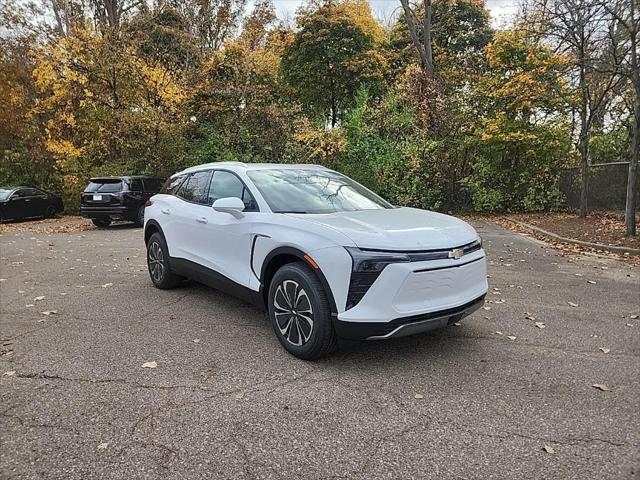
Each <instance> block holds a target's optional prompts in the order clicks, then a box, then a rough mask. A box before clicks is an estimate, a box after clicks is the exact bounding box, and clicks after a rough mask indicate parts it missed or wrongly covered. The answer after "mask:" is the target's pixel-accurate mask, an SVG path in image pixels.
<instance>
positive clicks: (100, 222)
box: [91, 218, 111, 228]
mask: <svg viewBox="0 0 640 480" xmlns="http://www.w3.org/2000/svg"><path fill="white" fill-rule="evenodd" d="M91 221H92V222H93V224H94V225H95V226H96V227H98V228H106V227H108V226H109V225H111V220H109V219H108V218H92V219H91Z"/></svg>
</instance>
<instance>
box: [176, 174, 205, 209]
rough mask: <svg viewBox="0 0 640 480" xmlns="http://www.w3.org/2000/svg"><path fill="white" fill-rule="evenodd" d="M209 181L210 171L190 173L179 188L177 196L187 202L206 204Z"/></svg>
mask: <svg viewBox="0 0 640 480" xmlns="http://www.w3.org/2000/svg"><path fill="white" fill-rule="evenodd" d="M210 181H211V171H206V172H195V173H192V174H191V175H190V176H189V178H188V179H187V180H186V182H184V184H183V185H182V187H180V190H179V191H178V196H179V197H180V198H183V199H184V200H187V201H188V202H195V203H207V192H208V191H209V182H210Z"/></svg>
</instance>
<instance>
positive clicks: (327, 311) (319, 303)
mask: <svg viewBox="0 0 640 480" xmlns="http://www.w3.org/2000/svg"><path fill="white" fill-rule="evenodd" d="M269 317H270V319H271V323H272V325H273V330H274V331H275V333H276V336H277V337H278V340H279V341H280V343H281V344H282V346H283V347H284V348H285V349H286V350H287V351H288V352H289V353H290V354H292V355H294V356H296V357H298V358H301V359H303V360H316V359H318V358H321V357H324V356H326V355H328V354H330V353H331V352H333V351H334V350H335V349H336V347H337V338H336V334H335V331H334V330H333V325H332V323H331V308H330V306H329V301H328V299H327V294H326V292H325V291H324V288H323V287H322V284H321V283H320V281H319V280H318V277H317V276H316V274H315V273H314V272H313V271H312V270H311V269H310V268H309V267H308V266H307V265H305V264H304V263H302V262H296V263H289V264H287V265H284V266H283V267H281V268H280V270H278V271H277V272H276V274H275V275H274V276H273V280H272V281H271V285H270V286H269Z"/></svg>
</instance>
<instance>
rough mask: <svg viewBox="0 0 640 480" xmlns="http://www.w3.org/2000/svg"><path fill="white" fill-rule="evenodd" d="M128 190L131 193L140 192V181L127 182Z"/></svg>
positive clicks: (137, 179)
mask: <svg viewBox="0 0 640 480" xmlns="http://www.w3.org/2000/svg"><path fill="white" fill-rule="evenodd" d="M129 190H130V191H132V192H141V191H142V180H140V179H139V178H134V179H131V180H129Z"/></svg>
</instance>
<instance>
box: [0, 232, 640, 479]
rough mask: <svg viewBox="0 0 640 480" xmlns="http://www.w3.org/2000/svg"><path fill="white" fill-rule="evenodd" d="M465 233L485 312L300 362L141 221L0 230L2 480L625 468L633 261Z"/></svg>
mask: <svg viewBox="0 0 640 480" xmlns="http://www.w3.org/2000/svg"><path fill="white" fill-rule="evenodd" d="M477 227H478V229H479V231H480V233H481V234H482V236H483V238H484V242H485V248H486V250H487V254H488V258H489V274H490V279H489V281H490V291H489V294H488V295H487V304H486V305H485V307H484V308H483V309H480V310H479V311H478V312H476V313H475V314H474V315H472V316H471V317H468V318H466V319H464V320H463V321H462V324H461V325H460V326H451V327H448V328H446V329H444V330H440V331H436V332H430V333H427V334H423V335H419V336H414V337H407V338H402V339H396V340H391V341H385V342H357V343H349V344H345V345H343V346H342V348H341V350H340V351H339V352H338V353H336V354H335V355H333V356H331V357H329V358H326V359H323V360H321V361H318V362H313V363H311V362H304V361H301V360H298V359H296V358H294V357H292V356H290V355H288V354H287V353H286V352H285V351H284V350H283V349H282V348H281V347H280V345H279V343H278V341H277V340H276V338H275V336H274V334H273V332H272V329H271V326H270V325H269V323H268V322H267V320H266V316H265V314H264V313H262V312H260V311H259V310H256V309H255V308H254V307H251V306H249V305H246V304H244V303H242V302H241V301H239V300H235V299H234V298H232V297H229V296H227V295H224V294H222V293H219V292H217V291H215V290H212V289H210V288H207V287H204V286H201V285H197V284H193V283H191V284H187V285H185V286H183V287H181V288H179V289H176V290H172V291H161V290H157V289H155V288H154V287H153V286H152V284H151V282H150V280H149V278H148V274H147V271H146V266H145V252H144V245H143V241H142V238H141V237H142V232H141V229H139V228H133V227H128V226H116V227H114V228H111V229H107V230H87V231H84V232H79V233H60V234H44V233H30V232H16V233H5V234H3V235H0V257H1V259H0V339H1V342H0V478H2V479H13V478H24V479H36V478H38V479H40V478H42V479H98V478H100V479H126V480H131V479H147V478H148V479H191V478H207V479H215V478H220V479H244V478H246V479H254V478H255V479H258V478H259V479H262V478H269V479H337V478H350V479H378V478H385V479H386V478H388V479H405V478H438V479H573V478H575V479H592V478H593V479H595V478H608V479H629V478H640V341H639V339H640V319H639V318H638V315H640V269H639V268H638V267H633V266H631V265H629V264H626V263H625V262H623V261H620V260H613V259H610V258H600V257H593V256H590V257H587V256H580V257H578V256H573V257H564V256H560V255H559V254H558V253H557V252H556V251H554V250H553V249H551V248H550V247H547V246H546V245H545V244H543V243H541V242H539V241H537V240H534V239H531V238H528V237H525V236H522V235H519V234H516V233H513V232H510V231H507V230H504V229H502V228H500V227H498V226H495V225H493V224H488V223H481V224H478V225H477ZM43 312H44V313H43ZM47 312H48V314H47ZM154 362H155V363H154ZM143 364H147V365H148V366H151V367H153V366H155V368H144V367H143V366H142V365H143ZM593 385H599V386H600V387H599V388H598V387H594V386H593Z"/></svg>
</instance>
